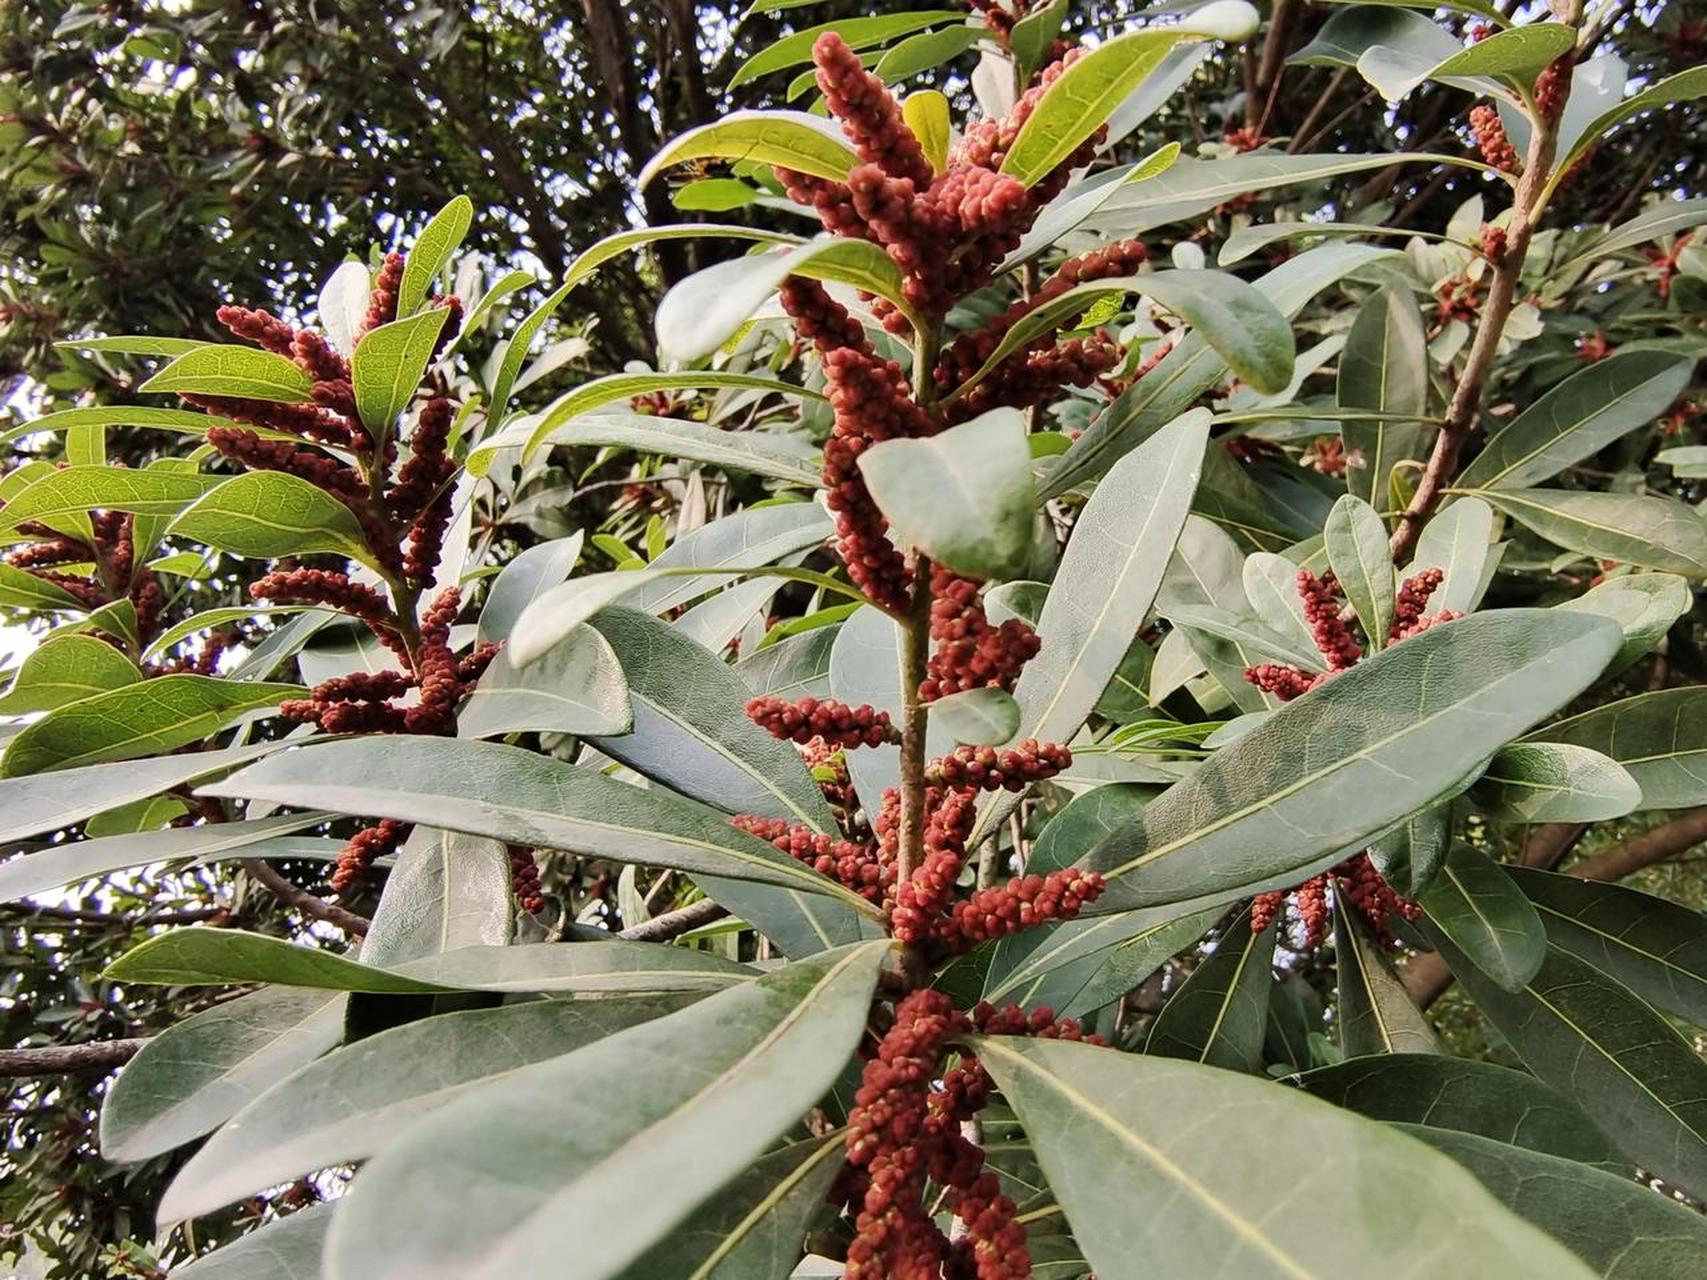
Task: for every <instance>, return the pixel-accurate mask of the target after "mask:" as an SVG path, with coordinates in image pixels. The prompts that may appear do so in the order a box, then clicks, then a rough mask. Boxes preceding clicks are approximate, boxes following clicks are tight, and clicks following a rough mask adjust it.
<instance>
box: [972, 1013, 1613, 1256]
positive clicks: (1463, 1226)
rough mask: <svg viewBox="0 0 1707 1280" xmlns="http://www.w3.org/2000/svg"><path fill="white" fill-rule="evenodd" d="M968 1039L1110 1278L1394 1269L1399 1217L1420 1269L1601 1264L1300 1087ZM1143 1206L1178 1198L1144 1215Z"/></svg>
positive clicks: (1165, 1062) (1061, 1046)
mask: <svg viewBox="0 0 1707 1280" xmlns="http://www.w3.org/2000/svg"><path fill="white" fill-rule="evenodd" d="M972 1045H973V1048H974V1051H975V1052H976V1053H977V1055H978V1061H979V1062H980V1063H981V1064H983V1066H984V1067H985V1069H986V1070H988V1071H989V1072H990V1074H991V1075H992V1076H994V1077H995V1080H996V1085H997V1087H998V1088H999V1089H1000V1090H1001V1091H1002V1095H1003V1096H1004V1097H1005V1098H1006V1099H1007V1100H1008V1101H1009V1103H1011V1104H1012V1106H1013V1108H1014V1110H1015V1111H1016V1112H1018V1113H1019V1119H1020V1123H1021V1124H1023V1125H1024V1126H1025V1131H1026V1134H1027V1135H1028V1136H1029V1137H1030V1139H1031V1141H1032V1145H1033V1147H1034V1149H1035V1150H1036V1153H1037V1158H1038V1161H1039V1163H1040V1164H1041V1165H1042V1166H1043V1172H1044V1173H1045V1175H1046V1176H1047V1177H1048V1179H1049V1185H1050V1187H1052V1188H1053V1189H1054V1191H1055V1194H1056V1195H1057V1196H1058V1197H1059V1198H1060V1203H1061V1207H1062V1208H1063V1209H1065V1210H1066V1214H1067V1219H1068V1221H1069V1222H1070V1223H1071V1225H1072V1229H1073V1236H1074V1238H1075V1239H1076V1240H1077V1241H1078V1243H1079V1245H1080V1246H1081V1247H1082V1248H1083V1249H1084V1254H1085V1259H1086V1261H1087V1262H1089V1263H1090V1265H1091V1267H1092V1268H1093V1269H1094V1270H1095V1272H1096V1274H1097V1275H1098V1276H1099V1277H1101V1278H1102V1280H1138V1278H1139V1277H1154V1276H1200V1275H1203V1274H1205V1267H1206V1266H1212V1267H1213V1268H1214V1269H1215V1270H1216V1271H1217V1272H1219V1273H1220V1274H1224V1275H1242V1276H1243V1275H1248V1276H1288V1277H1296V1278H1299V1280H1303V1278H1305V1277H1311V1276H1326V1275H1333V1276H1353V1275H1378V1274H1381V1273H1382V1271H1383V1270H1384V1269H1385V1268H1388V1267H1390V1266H1391V1265H1392V1258H1393V1249H1394V1244H1393V1240H1394V1237H1393V1229H1394V1227H1393V1224H1394V1223H1396V1222H1398V1223H1403V1224H1404V1231H1405V1239H1406V1240H1407V1241H1409V1242H1412V1244H1411V1247H1410V1248H1409V1249H1408V1250H1407V1253H1406V1268H1407V1270H1408V1272H1409V1273H1410V1274H1411V1275H1413V1276H1418V1277H1423V1276H1429V1277H1449V1276H1455V1275H1459V1276H1461V1275H1467V1274H1478V1273H1479V1274H1483V1275H1497V1276H1501V1277H1519V1276H1529V1277H1536V1280H1540V1278H1541V1277H1547V1278H1548V1280H1563V1278H1564V1277H1567V1276H1568V1277H1572V1278H1573V1280H1578V1278H1580V1277H1584V1276H1587V1275H1589V1274H1591V1273H1589V1272H1587V1271H1586V1270H1584V1269H1583V1268H1582V1266H1581V1265H1580V1264H1578V1263H1576V1262H1575V1261H1574V1260H1573V1259H1572V1258H1571V1256H1570V1255H1569V1254H1568V1253H1566V1252H1565V1251H1564V1250H1563V1249H1561V1248H1560V1247H1559V1246H1557V1245H1555V1244H1554V1243H1553V1242H1552V1241H1550V1240H1548V1239H1547V1238H1546V1237H1545V1236H1543V1235H1541V1234H1540V1233H1539V1232H1537V1231H1535V1230H1534V1229H1533V1228H1531V1227H1529V1226H1528V1225H1526V1224H1525V1223H1523V1222H1521V1221H1519V1220H1518V1219H1516V1218H1513V1217H1511V1216H1510V1215H1509V1214H1507V1213H1506V1212H1505V1211H1504V1210H1503V1209H1502V1208H1501V1207H1500V1206H1499V1205H1498V1204H1497V1203H1495V1201H1494V1200H1493V1199H1492V1197H1490V1196H1489V1195H1487V1193H1486V1192H1484V1191H1483V1190H1482V1189H1481V1187H1480V1186H1478V1185H1477V1184H1476V1182H1475V1181H1474V1180H1473V1179H1472V1178H1470V1177H1469V1175H1468V1174H1466V1173H1464V1171H1463V1170H1462V1169H1460V1168H1458V1167H1457V1166H1455V1165H1454V1164H1452V1163H1451V1162H1450V1161H1448V1160H1445V1159H1444V1158H1441V1157H1433V1156H1432V1155H1431V1153H1428V1152H1427V1151H1426V1148H1424V1147H1422V1145H1421V1144H1419V1143H1417V1142H1415V1141H1414V1140H1412V1139H1410V1138H1407V1137H1405V1136H1404V1135H1402V1134H1400V1133H1398V1132H1396V1131H1394V1130H1392V1129H1389V1128H1386V1127H1384V1126H1381V1125H1377V1124H1372V1123H1371V1122H1369V1121H1367V1120H1362V1119H1359V1118H1358V1117H1356V1116H1354V1115H1351V1114H1350V1113H1349V1112H1345V1111H1342V1110H1340V1109H1338V1108H1336V1107H1330V1106H1328V1105H1327V1104H1325V1103H1319V1102H1317V1101H1316V1100H1315V1099H1313V1098H1310V1097H1308V1096H1307V1095H1305V1094H1302V1093H1299V1092H1296V1091H1287V1090H1282V1089H1277V1088H1276V1087H1275V1086H1274V1085H1272V1084H1269V1083H1267V1082H1266V1081H1262V1080H1256V1079H1251V1078H1250V1077H1247V1076H1243V1075H1240V1074H1238V1073H1236V1072H1230V1071H1218V1070H1216V1069H1214V1068H1210V1067H1204V1066H1201V1065H1199V1064H1197V1063H1192V1062H1177V1061H1172V1060H1169V1059H1165V1058H1153V1057H1149V1056H1147V1055H1146V1056H1137V1055H1133V1054H1123V1053H1116V1052H1114V1051H1112V1050H1109V1049H1102V1048H1097V1047H1095V1046H1093V1045H1085V1044H1072V1043H1069V1042H1065V1041H1056V1040H1028V1039H1022V1038H1020V1037H1011V1036H1000V1037H978V1038H975V1039H974V1040H973V1041H972ZM1258 1117H1260V1119H1259V1118H1258ZM1277 1160H1278V1161H1282V1162H1284V1163H1285V1167H1286V1171H1287V1176H1286V1177H1284V1178H1279V1177H1276V1176H1275V1166H1274V1162H1275V1161H1277ZM1352 1184H1355V1185H1356V1187H1357V1188H1358V1192H1357V1195H1356V1196H1355V1197H1352V1198H1350V1199H1348V1198H1346V1197H1345V1196H1344V1195H1343V1194H1341V1193H1342V1192H1343V1190H1344V1188H1345V1187H1346V1186H1347V1185H1352ZM1304 1202H1309V1203H1333V1204H1334V1205H1335V1212H1334V1229H1333V1230H1332V1231H1324V1230H1322V1227H1321V1222H1320V1220H1319V1219H1318V1218H1317V1217H1316V1216H1315V1215H1313V1214H1305V1213H1297V1212H1289V1211H1288V1208H1289V1206H1294V1205H1296V1204H1298V1203H1304ZM1134 1203H1144V1204H1165V1205H1167V1206H1168V1210H1167V1212H1166V1213H1165V1214H1135V1213H1132V1212H1131V1206H1132V1205H1133V1204H1134ZM1422 1242H1429V1243H1428V1244H1426V1245H1425V1244H1423V1243H1422Z"/></svg>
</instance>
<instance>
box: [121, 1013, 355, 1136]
mask: <svg viewBox="0 0 1707 1280" xmlns="http://www.w3.org/2000/svg"><path fill="white" fill-rule="evenodd" d="M343 1037H344V996H343V995H342V994H341V993H338V992H330V991H305V990H300V989H297V988H294V987H266V988H263V989H262V990H260V991H257V992H254V993H253V994H252V995H246V996H242V997H240V998H238V999H236V1000H233V1001H231V1002H230V1003H228V1004H221V1005H215V1006H214V1007H213V1008H211V1009H208V1010H206V1011H205V1012H203V1013H198V1014H197V1015H196V1016H195V1017H193V1018H190V1019H189V1020H187V1021H185V1022H180V1023H178V1024H177V1025H175V1026H172V1027H168V1028H167V1029H166V1030H165V1031H163V1032H161V1033H160V1034H159V1035H157V1036H155V1037H154V1038H153V1039H151V1040H150V1041H149V1042H148V1043H147V1044H146V1045H144V1046H143V1047H142V1051H141V1052H140V1053H138V1054H137V1055H136V1057H134V1058H132V1059H131V1060H130V1061H129V1062H128V1063H127V1064H125V1068H124V1070H122V1071H120V1072H119V1075H118V1079H116V1080H114V1081H113V1084H112V1087H111V1089H110V1090H109V1092H108V1093H107V1097H106V1100H105V1102H104V1103H103V1104H102V1106H101V1154H102V1155H103V1156H105V1157H106V1158H107V1159H108V1160H115V1161H121V1162H129V1161H133V1160H146V1159H148V1158H149V1157H150V1156H157V1155H160V1154H161V1153H163V1152H166V1151H170V1150H172V1148H174V1147H179V1146H182V1145H183V1144H184V1143H186V1142H189V1141H191V1140H192V1139H194V1138H199V1137H201V1136H202V1135H203V1134H205V1133H210V1132H212V1131H213V1130H214V1129H216V1128H218V1127H219V1126H220V1125H221V1124H224V1123H225V1121H227V1120H228V1119H230V1118H231V1117H232V1116H233V1115H235V1114H236V1113H237V1111H238V1110H240V1109H241V1108H242V1107H244V1106H246V1105H247V1104H248V1103H249V1102H251V1101H253V1100H254V1098H255V1097H256V1096H258V1095H259V1094H260V1093H262V1092H263V1091H264V1090H266V1089H269V1088H271V1087H272V1086H273V1085H275V1084H277V1083H278V1082H279V1081H280V1080H283V1079H285V1078H287V1077H288V1076H291V1075H293V1074H294V1073H295V1072H296V1071H297V1070H298V1069H299V1068H301V1067H303V1066H305V1065H307V1064H308V1063H310V1062H312V1061H314V1059H316V1058H318V1057H319V1056H320V1055H321V1054H323V1053H325V1052H326V1051H327V1050H328V1049H330V1048H332V1046H334V1045H335V1044H337V1043H338V1042H339V1041H340V1040H341V1039H343Z"/></svg>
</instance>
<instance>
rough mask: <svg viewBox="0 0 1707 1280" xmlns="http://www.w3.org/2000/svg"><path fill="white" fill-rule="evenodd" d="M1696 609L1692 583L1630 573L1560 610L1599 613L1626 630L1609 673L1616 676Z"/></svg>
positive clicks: (1660, 575)
mask: <svg viewBox="0 0 1707 1280" xmlns="http://www.w3.org/2000/svg"><path fill="white" fill-rule="evenodd" d="M1694 606H1695V595H1694V593H1693V592H1692V591H1690V589H1689V583H1688V582H1687V581H1685V580H1684V579H1683V578H1680V577H1678V576H1677V575H1676V574H1674V573H1627V574H1622V575H1620V576H1618V577H1613V578H1607V579H1606V580H1605V581H1604V582H1601V583H1599V584H1597V585H1596V586H1593V587H1591V588H1589V589H1588V590H1587V591H1585V592H1584V593H1583V594H1582V595H1580V596H1578V597H1577V598H1576V599H1574V600H1566V601H1564V602H1563V603H1562V604H1560V605H1558V606H1557V607H1558V608H1560V609H1576V610H1581V611H1582V612H1584V613H1596V614H1599V615H1600V616H1601V617H1603V618H1611V619H1612V620H1613V621H1614V622H1616V623H1617V624H1618V625H1619V626H1620V627H1622V628H1623V629H1624V644H1623V645H1622V647H1620V648H1619V650H1618V657H1617V658H1616V659H1614V660H1613V663H1612V670H1611V672H1609V673H1608V674H1616V673H1617V672H1619V671H1622V670H1624V669H1625V668H1626V667H1628V666H1629V665H1630V664H1631V663H1632V662H1635V661H1636V660H1637V659H1638V658H1640V657H1642V656H1643V655H1644V654H1646V653H1648V652H1650V651H1651V650H1652V649H1653V647H1654V646H1655V645H1656V644H1658V643H1659V641H1660V639H1661V637H1663V636H1664V635H1665V634H1666V632H1668V631H1670V630H1671V625H1672V623H1674V622H1676V621H1677V620H1678V619H1679V618H1681V617H1682V616H1683V615H1684V614H1686V613H1688V612H1689V611H1690V609H1692V608H1694Z"/></svg>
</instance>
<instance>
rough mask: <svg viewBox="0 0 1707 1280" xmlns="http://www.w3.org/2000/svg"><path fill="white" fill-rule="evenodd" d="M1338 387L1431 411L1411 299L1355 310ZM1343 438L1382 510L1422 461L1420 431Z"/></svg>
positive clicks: (1363, 487)
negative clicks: (1403, 468) (1395, 479)
mask: <svg viewBox="0 0 1707 1280" xmlns="http://www.w3.org/2000/svg"><path fill="white" fill-rule="evenodd" d="M1348 12H1350V13H1358V12H1362V10H1357V9H1353V10H1348ZM1341 16H1342V15H1338V14H1336V15H1335V16H1334V17H1333V18H1330V19H1329V20H1328V21H1329V23H1330V24H1332V23H1333V22H1336V21H1338V20H1339V18H1340V17H1341ZM1222 257H1223V259H1224V258H1225V257H1226V255H1225V253H1223V255H1222ZM1338 386H1339V392H1338V394H1339V404H1340V407H1341V408H1345V409H1367V410H1370V411H1373V412H1379V413H1400V414H1413V415H1415V416H1416V417H1418V418H1420V417H1422V416H1423V415H1424V414H1425V413H1426V412H1427V411H1428V341H1427V335H1426V333H1425V332H1424V329H1423V322H1422V312H1421V311H1419V310H1418V309H1417V304H1416V302H1415V300H1414V299H1413V298H1412V297H1411V296H1410V294H1409V293H1406V292H1402V291H1401V290H1399V289H1396V288H1393V287H1391V286H1389V287H1387V288H1385V289H1382V290H1381V292H1380V293H1378V294H1376V295H1375V296H1374V297H1372V298H1370V299H1369V300H1368V301H1367V302H1365V303H1364V304H1363V306H1362V307H1360V308H1359V309H1358V313H1357V319H1356V320H1354V321H1353V322H1352V326H1351V332H1350V333H1349V334H1347V335H1346V342H1345V350H1344V351H1343V352H1342V353H1341V355H1340V363H1339V380H1338ZM1340 439H1341V440H1342V441H1344V443H1345V454H1346V470H1345V487H1346V492H1347V493H1351V494H1354V495H1356V496H1357V497H1359V498H1362V499H1363V500H1364V501H1365V502H1367V503H1369V504H1370V505H1371V506H1373V507H1375V508H1376V509H1377V510H1380V509H1382V508H1384V507H1385V506H1386V505H1387V501H1388V498H1387V486H1388V482H1389V477H1391V475H1392V474H1393V468H1394V467H1395V466H1397V465H1398V464H1399V463H1400V462H1403V461H1405V460H1406V459H1409V458H1416V457H1420V456H1421V454H1422V440H1423V424H1422V423H1420V422H1394V421H1387V420H1366V421H1358V420H1354V419H1346V420H1344V421H1342V422H1341V423H1340ZM1383 634H1385V633H1383Z"/></svg>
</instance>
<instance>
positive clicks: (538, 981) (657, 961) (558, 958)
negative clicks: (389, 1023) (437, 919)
mask: <svg viewBox="0 0 1707 1280" xmlns="http://www.w3.org/2000/svg"><path fill="white" fill-rule="evenodd" d="M362 967H363V968H366V966H362ZM396 972H398V973H400V974H403V975H406V976H408V977H410V978H414V979H417V980H419V981H422V982H432V983H436V984H438V985H440V986H445V987H453V988H456V989H457V990H462V991H504V992H559V993H562V994H564V995H568V996H575V997H584V998H588V999H593V998H598V999H604V998H607V997H623V998H629V997H639V996H645V997H654V996H672V997H673V996H675V995H677V994H680V993H683V992H706V991H722V990H723V989H724V988H725V987H730V986H734V985H736V984H737V983H741V982H746V981H748V980H750V979H751V978H752V976H753V971H752V970H751V969H749V968H747V967H746V966H744V965H739V964H736V963H735V962H734V961H733V960H725V959H724V958H723V957H721V956H718V955H714V954H712V953H711V952H709V951H694V950H690V949H689V948H687V947H663V946H659V945H657V944H656V943H649V942H628V941H625V940H623V939H620V938H613V939H611V940H609V941H604V940H597V941H585V942H577V943H576V944H574V945H573V946H563V945H561V944H556V943H540V944H537V945H532V946H465V947H458V948H457V949H456V950H455V951H446V952H444V953H443V954H441V955H433V956H422V957H420V958H419V959H416V960H411V961H408V962H407V963H405V964H402V965H400V966H399V967H398V968H397V970H396Z"/></svg>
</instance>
